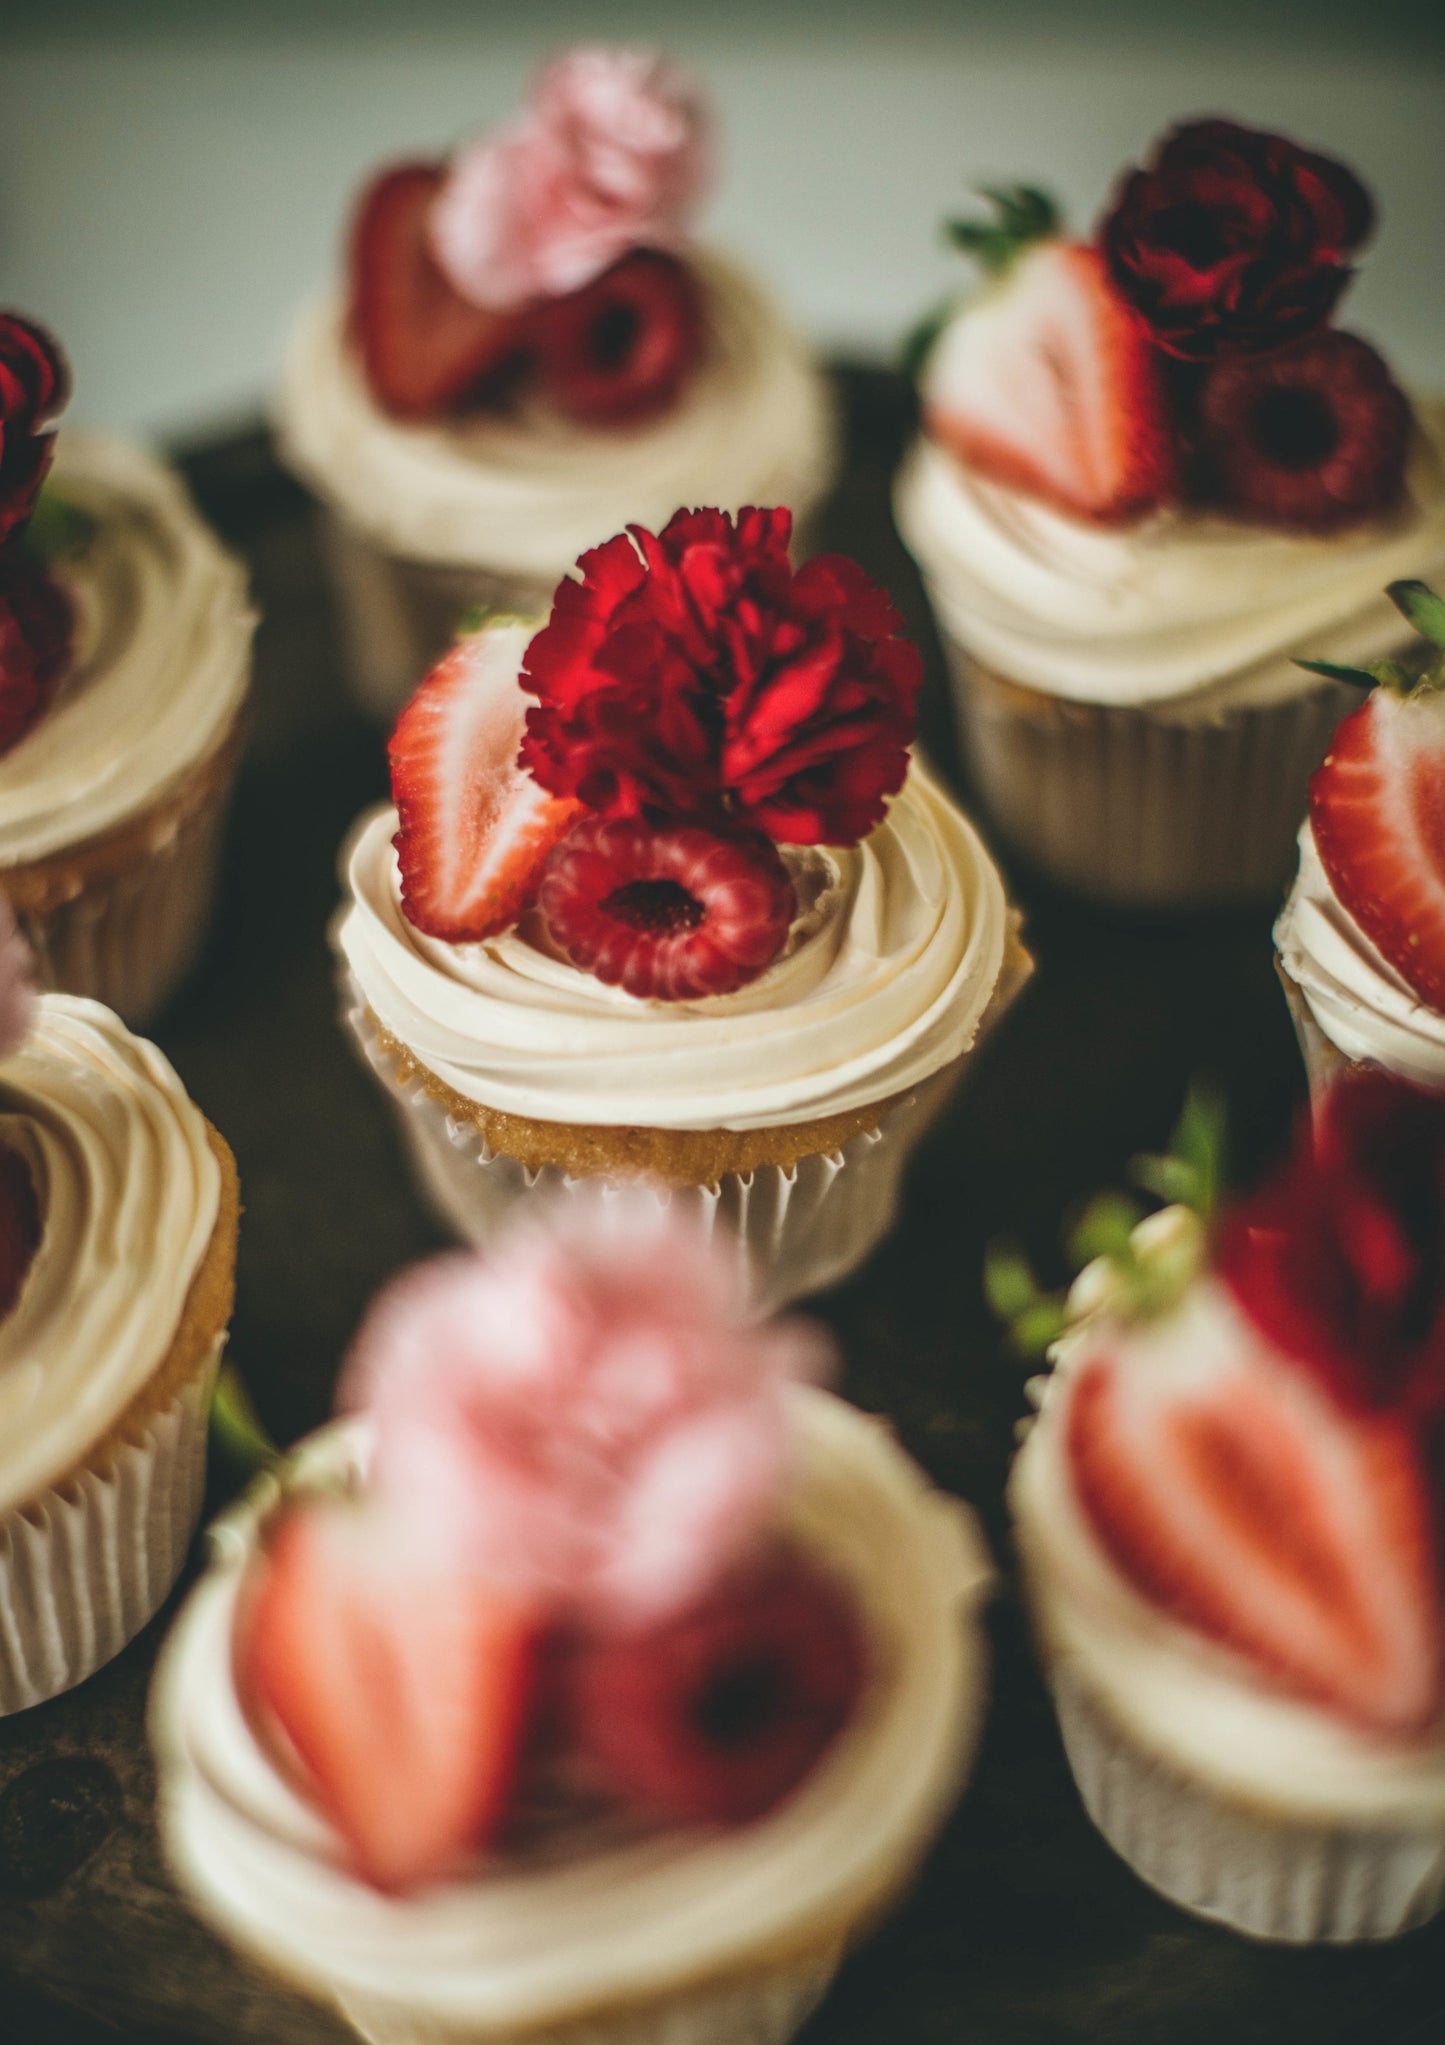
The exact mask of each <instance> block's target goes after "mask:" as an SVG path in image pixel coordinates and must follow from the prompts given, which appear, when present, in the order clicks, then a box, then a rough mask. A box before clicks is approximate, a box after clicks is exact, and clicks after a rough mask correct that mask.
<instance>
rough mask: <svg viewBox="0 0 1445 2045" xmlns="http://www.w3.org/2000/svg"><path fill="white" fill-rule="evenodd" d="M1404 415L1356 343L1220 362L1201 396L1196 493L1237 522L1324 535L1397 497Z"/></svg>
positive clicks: (1333, 338)
mask: <svg viewBox="0 0 1445 2045" xmlns="http://www.w3.org/2000/svg"><path fill="white" fill-rule="evenodd" d="M1410 418H1411V415H1410V406H1409V403H1408V401H1407V399H1406V398H1405V395H1404V393H1403V392H1402V391H1401V390H1400V389H1399V387H1398V386H1397V385H1396V384H1395V383H1394V382H1393V380H1392V379H1391V376H1390V372H1389V370H1388V369H1387V368H1386V366H1385V363H1384V361H1383V360H1382V358H1381V357H1380V356H1379V355H1377V354H1376V353H1375V350H1374V349H1373V348H1371V347H1370V346H1369V344H1368V343H1367V342H1365V341H1362V340H1360V339H1359V337H1358V336H1357V335H1355V334H1342V333H1337V332H1335V331H1333V330H1330V331H1327V332H1325V333H1321V334H1314V335H1312V336H1311V337H1310V339H1309V340H1307V341H1300V342H1297V343H1296V344H1295V345H1294V346H1293V347H1291V348H1284V349H1281V350H1280V352H1279V353H1278V354H1275V355H1265V356H1233V357H1230V358H1229V359H1228V360H1226V361H1223V362H1220V363H1219V364H1218V365H1217V367H1215V368H1214V369H1212V370H1210V371H1209V373H1208V374H1207V375H1206V377H1205V379H1204V382H1203V385H1202V387H1201V390H1200V395H1199V453H1200V460H1201V465H1202V468H1203V481H1204V488H1205V493H1206V495H1207V496H1208V497H1210V498H1211V499H1212V500H1213V501H1214V502H1215V503H1217V504H1219V505H1221V506H1222V507H1223V508H1224V509H1225V510H1227V511H1232V512H1235V513H1237V514H1239V515H1241V516H1243V517H1246V518H1258V519H1261V520H1264V521H1265V522H1267V523H1268V524H1271V525H1280V526H1285V527H1293V528H1296V529H1298V530H1300V531H1302V532H1320V533H1323V532H1333V531H1334V530H1336V529H1337V528H1338V527H1340V526H1346V525H1352V524H1354V523H1355V522H1356V521H1357V520H1359V519H1363V518H1368V517H1370V516H1371V514H1372V513H1375V512H1379V511H1384V510H1387V509H1388V508H1389V506H1390V505H1391V504H1392V503H1394V501H1395V500H1396V498H1398V496H1399V494H1400V490H1401V487H1402V485H1403V483H1404V478H1405V457H1406V453H1407V451H1408V448H1409V440H1410Z"/></svg>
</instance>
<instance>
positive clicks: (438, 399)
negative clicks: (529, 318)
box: [351, 163, 522, 419]
mask: <svg viewBox="0 0 1445 2045" xmlns="http://www.w3.org/2000/svg"><path fill="white" fill-rule="evenodd" d="M446 175H447V172H446V168H445V166H444V165H442V164H438V163H401V164H397V165H396V166H395V167H394V168H392V169H391V170H385V171H383V172H382V173H381V175H380V176H379V177H377V178H375V179H374V180H373V182H372V183H371V184H370V185H368V186H367V188H366V191H365V192H364V193H363V194H362V198H361V203H360V205H359V207H358V208H357V213H356V220H355V223H354V225H353V228H352V237H351V327H352V332H353V334H354V335H355V337H356V342H357V345H358V347H359V348H360V350H361V361H362V366H363V368H364V369H365V371H366V379H367V382H368V383H369V385H370V386H371V391H372V395H373V396H374V397H375V399H376V401H377V403H378V404H379V405H381V406H383V407H384V409H385V410H386V411H388V412H395V413H396V414H398V416H400V417H401V418H406V419H432V418H437V417H440V416H442V415H444V414H445V413H447V412H448V411H450V410H452V409H453V408H454V407H455V406H456V405H457V404H459V403H460V402H461V401H462V400H463V399H465V398H467V397H470V396H473V395H474V394H475V393H476V390H477V387H478V385H479V384H480V383H481V382H482V381H483V379H485V378H486V377H487V376H488V375H489V374H490V373H492V372H494V371H500V370H501V368H502V367H503V366H504V364H505V363H506V361H507V359H508V357H509V356H510V355H511V354H512V353H513V352H514V350H515V349H516V348H517V346H518V344H519V340H520V337H521V333H522V328H521V324H520V322H519V321H518V320H516V319H512V318H507V317H505V316H503V315H501V314H498V313H494V312H484V311H483V310H482V308H481V307H480V306H476V305H473V304H471V302H470V301H469V300H468V299H465V298H463V297H462V296H461V295H460V293H459V292H457V291H456V290H455V289H454V288H453V286H452V284H451V282H450V280H449V279H448V278H447V276H446V274H445V272H444V271H443V270H442V268H441V266H440V264H439V263H438V262H437V260H436V258H435V257H434V256H433V254H432V250H431V241H430V238H429V234H428V221H429V218H430V214H431V209H432V204H433V202H434V200H435V199H436V195H437V192H438V190H439V189H440V187H441V185H442V183H443V181H444V180H445V178H446Z"/></svg>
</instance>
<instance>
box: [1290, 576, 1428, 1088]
mask: <svg viewBox="0 0 1445 2045" xmlns="http://www.w3.org/2000/svg"><path fill="white" fill-rule="evenodd" d="M1388 595H1389V597H1390V599H1391V601H1392V602H1393V603H1394V604H1395V605H1396V606H1397V608H1398V609H1399V611H1400V613H1401V615H1402V616H1403V617H1404V618H1406V619H1408V621H1409V622H1410V623H1411V624H1412V625H1413V626H1414V627H1415V629H1416V630H1417V631H1418V632H1419V633H1420V635H1421V637H1422V638H1423V639H1424V640H1425V641H1426V642H1427V645H1428V648H1429V651H1428V654H1427V656H1426V659H1425V661H1424V662H1423V663H1422V662H1421V660H1419V659H1418V658H1416V659H1414V660H1412V661H1410V662H1409V663H1408V664H1402V663H1401V662H1399V661H1394V660H1384V661H1376V662H1374V663H1372V665H1371V666H1370V667H1369V668H1367V669H1352V668H1347V667H1334V666H1331V667H1329V668H1328V669H1327V670H1326V671H1327V672H1328V673H1330V674H1332V675H1334V676H1335V677H1336V678H1338V679H1339V680H1341V681H1352V682H1354V683H1356V684H1358V685H1359V687H1361V688H1363V689H1365V690H1367V691H1369V694H1368V695H1367V696H1366V698H1365V701H1364V702H1363V703H1358V704H1357V707H1356V708H1355V709H1354V710H1353V711H1352V712H1351V713H1350V715H1349V716H1348V717H1347V718H1346V719H1345V720H1344V722H1343V723H1342V724H1341V725H1340V727H1339V729H1338V730H1337V731H1336V733H1335V735H1334V737H1333V739H1332V740H1331V741H1330V749H1329V752H1328V753H1327V754H1326V756H1325V759H1324V761H1323V763H1322V765H1321V766H1320V767H1319V768H1318V770H1317V771H1316V773H1315V775H1314V778H1313V779H1312V781H1311V782H1310V809H1309V819H1308V821H1307V822H1306V823H1305V825H1304V827H1303V829H1302V830H1301V831H1300V837H1299V846H1300V863H1299V875H1298V877H1297V879H1296V881H1295V884H1294V887H1293V889H1292V891H1291V893H1290V897H1289V900H1288V902H1287V903H1286V904H1285V908H1284V913H1283V914H1282V915H1281V917H1280V919H1279V921H1278V923H1277V924H1276V925H1275V933H1274V935H1275V944H1276V947H1277V949H1278V955H1279V956H1278V965H1279V974H1280V979H1281V981H1282V982H1283V984H1284V990H1285V996H1286V998H1287V1000H1288V1002H1289V1006H1290V1014H1291V1015H1292V1016H1293V1018H1294V1025H1295V1033H1296V1035H1297V1036H1298V1038H1299V1041H1300V1049H1301V1051H1302V1052H1303V1053H1304V1060H1305V1066H1306V1068H1307V1070H1308V1072H1309V1079H1310V1092H1311V1094H1312V1095H1313V1097H1314V1099H1315V1101H1316V1103H1317V1104H1318V1103H1319V1102H1321V1101H1322V1100H1323V1097H1324V1095H1325V1094H1326V1092H1327V1091H1328V1090H1329V1088H1330V1087H1331V1086H1332V1085H1333V1083H1334V1081H1335V1080H1336V1079H1337V1078H1338V1077H1339V1076H1340V1074H1341V1073H1342V1072H1346V1071H1350V1070H1354V1069H1357V1068H1359V1067H1362V1066H1379V1067H1381V1068H1382V1069H1383V1070H1384V1071H1386V1072H1394V1073H1398V1074H1399V1075H1400V1077H1401V1078H1403V1079H1408V1080H1413V1081H1414V1082H1415V1084H1416V1085H1417V1086H1423V1087H1430V1088H1432V1089H1434V1090H1436V1091H1445V878H1442V856H1445V840H1442V834H1441V829H1440V825H1439V822H1438V820H1437V819H1438V814H1439V810H1440V805H1441V803H1442V801H1445V602H1442V600H1441V599H1440V598H1439V597H1438V596H1436V595H1435V594H1434V592H1433V591H1432V590H1430V589H1428V588H1427V587H1426V586H1425V584H1424V583H1421V582H1413V581H1412V582H1396V583H1392V584H1391V585H1390V588H1389V591H1388ZM1422 669H1423V671H1421V670H1422Z"/></svg>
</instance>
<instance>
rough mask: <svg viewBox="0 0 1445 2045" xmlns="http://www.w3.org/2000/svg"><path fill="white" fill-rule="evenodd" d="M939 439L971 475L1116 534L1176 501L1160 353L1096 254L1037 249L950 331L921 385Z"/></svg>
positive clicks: (1067, 246)
mask: <svg viewBox="0 0 1445 2045" xmlns="http://www.w3.org/2000/svg"><path fill="white" fill-rule="evenodd" d="M921 394H922V399H923V409H924V417H925V421H926V423H927V427H928V430H929V432H930V433H931V434H932V435H933V436H934V438H935V439H936V440H938V441H940V442H941V443H942V444H943V445H944V446H945V447H947V448H949V449H950V450H951V451H952V452H953V453H955V454H956V455H958V456H959V458H960V459H961V460H962V461H964V462H966V463H968V465H969V466H970V467H971V468H975V469H978V470H980V471H981V472H982V473H983V474H984V475H986V476H989V477H991V478H993V480H994V481H996V482H999V483H1005V484H1007V485H1009V486H1010V487H1011V488H1013V489H1017V490H1024V491H1027V492H1028V493H1029V494H1030V495H1031V496H1035V497H1041V498H1043V499H1044V500H1045V501H1046V502H1047V503H1049V504H1052V505H1054V506H1055V507H1056V508H1057V509H1058V510H1060V511H1064V512H1068V513H1070V514H1072V515H1073V516H1074V517H1077V518H1085V519H1091V520H1095V521H1098V522H1099V523H1101V524H1117V523H1120V522H1122V521H1124V520H1127V519H1131V518H1137V517H1139V516H1141V515H1142V514H1143V513H1144V512H1146V511H1150V510H1152V509H1153V508H1154V507H1155V506H1156V505H1159V504H1162V503H1163V502H1165V501H1166V500H1167V499H1168V498H1170V497H1172V496H1173V495H1174V494H1175V492H1176V489H1177V482H1178V478H1177V474H1176V467H1177V464H1176V455H1175V439H1174V432H1173V427H1172V424H1171V420H1170V413H1169V403H1168V394H1167V391H1166V388H1165V384H1164V377H1163V372H1162V370H1161V368H1160V364H1159V357H1158V352H1157V350H1156V349H1155V347H1154V344H1153V342H1152V340H1151V339H1150V335H1149V330H1148V328H1147V327H1146V326H1145V324H1144V322H1143V320H1142V319H1141V318H1140V317H1139V315H1138V313H1136V312H1135V311H1134V309H1133V307H1132V306H1130V305H1128V304H1127V303H1126V302H1125V301H1124V300H1123V299H1122V298H1121V297H1120V296H1119V295H1118V293H1117V292H1116V291H1115V289H1114V286H1113V284H1112V283H1111V282H1110V279H1109V273H1108V268H1107V266H1106V264H1105V261H1104V258H1103V256H1102V255H1101V253H1100V252H1099V250H1098V249H1095V248H1089V247H1087V246H1085V245H1084V244H1082V243H1078V242H1066V241H1058V240H1050V241H1043V242H1037V243H1034V244H1032V245H1031V246H1029V247H1027V248H1025V249H1024V251H1023V252H1022V254H1020V255H1018V256H1017V257H1015V258H1014V259H1013V260H1012V261H1011V262H1010V264H1009V265H1008V267H1007V268H1006V269H1005V270H1004V272H1003V274H1002V275H1001V276H1000V277H999V278H998V280H997V281H996V282H995V283H994V284H993V285H992V286H991V287H990V289H989V290H988V291H986V292H985V293H984V294H983V296H982V297H981V298H979V299H978V300H977V301H976V302H975V303H974V304H973V305H972V306H970V307H969V309H968V310H967V311H966V312H964V313H962V314H960V315H959V317H957V318H956V319H954V320H952V321H951V322H950V323H949V324H948V325H947V326H946V327H945V328H944V329H943V331H942V333H941V334H940V336H939V338H938V340H937V342H936V343H935V345H934V347H933V350H932V352H931V354H930V355H929V358H928V361H927V364H926V367H925V370H924V375H923V379H922V387H921Z"/></svg>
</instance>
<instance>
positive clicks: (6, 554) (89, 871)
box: [0, 314, 255, 1023]
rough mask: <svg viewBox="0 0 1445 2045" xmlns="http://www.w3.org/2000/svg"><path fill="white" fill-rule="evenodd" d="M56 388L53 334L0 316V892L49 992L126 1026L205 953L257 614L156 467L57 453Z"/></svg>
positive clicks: (59, 395)
mask: <svg viewBox="0 0 1445 2045" xmlns="http://www.w3.org/2000/svg"><path fill="white" fill-rule="evenodd" d="M66 389H67V379H66V370H65V366H64V362H63V358H62V357H61V356H60V354H59V351H58V350H57V349H56V347H55V344H54V343H53V342H52V341H51V340H50V339H49V337H48V336H47V335H46V334H44V333H43V332H42V331H41V330H40V329H39V328H37V327H34V326H32V325H30V324H29V323H28V322H27V321H24V320H22V319H19V318H17V317H16V316H15V315H14V314H3V315H0V413H3V454H0V890H3V891H4V893H5V894H6V895H7V896H8V897H9V899H10V901H11V903H12V904H13V906H14V908H15V911H16V914H17V915H18V917H19V919H20V923H21V926H22V928H23V930H24V932H25V935H26V937H27V939H28V940H29V943H30V946H31V948H32V950H33V952H34V954H35V960H36V968H37V972H38V974H39V977H40V979H41V980H42V982H43V983H44V984H45V985H47V986H51V987H60V988H64V989H65V990H66V991H67V992H70V993H74V994H85V995H90V996H93V997H94V998H95V999H97V1000H99V1001H103V1002H105V1003H106V1004H107V1005H108V1006H109V1007H112V1008H114V1009H117V1010H118V1011H119V1012H120V1013H121V1014H122V1015H124V1016H125V1017H126V1019H127V1020H128V1021H130V1022H132V1023H139V1022H144V1021H146V1020H148V1019H149V1018H150V1017H151V1016H153V1015H154V1014H155V1013H156V1012H157V1011H158V1010H159V1009H160V1008H162V1007H163V1006H164V1004H165V1002H166V1001H167V1000H168V999H169V998H170V996H171V994H172V993H174V991H175V989H176V988H177V986H178V985H179V984H180V982H181V981H182V980H183V979H184V977H185V975H186V973H187V972H188V971H189V970H190V968H191V966H192V965H193V964H194V963H195V959H196V956H197V954H198V952H199V950H200V947H201V944H202V942H203V940H204V936H205V930H206V924H207V920H208V917H209V913H210V906H211V899H212V895H213V893H214V885H215V873H216V864H217V858H218V853H219V849H220V837H221V830H222V825H223V821H224V817H225V810H226V803H227V798H228V796H229V793H230V788H231V782H232V779H233V777H234V774H235V769H236V763H237V759H238V756H239V752H240V742H241V733H240V716H241V709H242V704H243V701H244V698H245V694H246V689H247V685H248V682H249V680H250V659H251V634H252V630H253V627H254V624H255V620H254V617H253V615H252V613H251V611H250V609H249V607H248V604H247V600H246V581H245V575H244V571H243V570H242V569H241V567H240V565H239V564H238V563H237V562H235V561H233V560H232V559H231V558H230V556H229V555H227V554H226V553H224V552H223V551H222V549H221V547H220V546H219V545H218V544H217V542H216V540H215V539H214V538H213V537H212V535H211V534H210V533H209V532H208V531H207V529H206V527H205V526H204V525H203V524H202V523H201V521H200V519H199V518H198V517H197V516H196V513H195V511H194V509H193V507H192V505H191V503H190V500H189V498H188V497H187V495H186V492H185V489H184V487H183V485H182V484H181V482H180V480H179V478H178V477H176V476H175V475H174V474H173V473H172V472H171V471H170V470H169V469H167V468H165V467H164V466H163V465H162V464H161V463H160V462H159V461H157V460H156V459H155V458H154V457H153V456H151V455H149V454H147V453H144V452H143V451H142V450H141V449H140V448H138V447H134V446H131V445H129V444H128V443H126V442H124V441H119V440H109V439H101V438H99V437H94V436H82V435H78V434H71V433H66V434H64V435H63V436H61V438H60V441H59V446H58V450H57V449H56V447H55V444H54V443H55V436H54V434H53V433H51V432H50V431H49V430H48V425H49V422H50V420H51V419H52V418H53V415H54V413H55V412H56V411H58V410H59V409H60V407H61V406H62V405H63V404H64V401H65V396H66ZM52 454H54V464H53V467H52V466H51V457H52ZM47 470H48V471H49V479H48V481H46V483H45V489H44V493H43V495H41V497H40V499H39V509H38V514H37V515H36V516H35V518H34V521H33V523H32V520H31V514H32V511H34V510H35V506H36V493H37V491H38V490H39V488H40V484H41V480H42V478H44V477H45V476H46V472H47Z"/></svg>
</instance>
